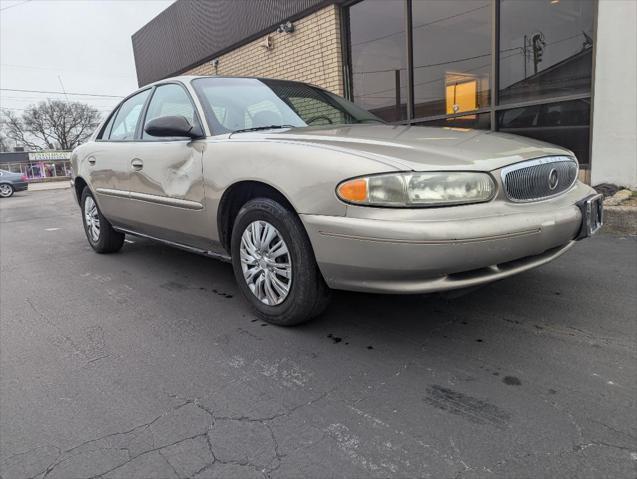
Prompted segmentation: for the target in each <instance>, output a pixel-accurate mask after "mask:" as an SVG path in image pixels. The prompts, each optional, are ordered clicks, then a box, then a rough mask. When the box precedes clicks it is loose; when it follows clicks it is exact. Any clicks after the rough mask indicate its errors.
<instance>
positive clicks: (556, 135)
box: [498, 99, 591, 166]
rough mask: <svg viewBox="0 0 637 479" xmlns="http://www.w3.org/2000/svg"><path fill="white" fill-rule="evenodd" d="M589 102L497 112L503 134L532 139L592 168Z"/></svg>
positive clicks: (587, 100)
mask: <svg viewBox="0 0 637 479" xmlns="http://www.w3.org/2000/svg"><path fill="white" fill-rule="evenodd" d="M590 111H591V103H590V99H585V100H574V101H563V102H559V103H547V104H543V105H533V106H526V107H523V108H512V109H511V110H504V111H500V112H498V124H499V125H500V131H505V132H508V133H515V134H516V135H523V136H530V137H531V138H537V139H538V140H543V141H547V142H549V143H555V144H557V145H561V146H564V147H566V148H568V149H569V150H572V151H573V153H575V156H577V159H578V160H579V162H580V165H584V166H587V165H589V164H590V151H589V140H590Z"/></svg>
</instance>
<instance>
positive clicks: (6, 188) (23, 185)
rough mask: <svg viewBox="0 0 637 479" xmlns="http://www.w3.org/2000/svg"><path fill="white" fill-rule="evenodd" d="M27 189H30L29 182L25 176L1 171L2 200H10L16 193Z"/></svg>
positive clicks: (0, 195) (0, 189)
mask: <svg viewBox="0 0 637 479" xmlns="http://www.w3.org/2000/svg"><path fill="white" fill-rule="evenodd" d="M27 189H29V182H28V180H27V177H26V176H25V175H23V174H22V173H12V172H11V171H6V170H0V198H9V197H10V196H13V193H14V192H16V191H25V190H27Z"/></svg>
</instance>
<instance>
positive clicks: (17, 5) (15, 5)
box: [0, 0, 31, 12]
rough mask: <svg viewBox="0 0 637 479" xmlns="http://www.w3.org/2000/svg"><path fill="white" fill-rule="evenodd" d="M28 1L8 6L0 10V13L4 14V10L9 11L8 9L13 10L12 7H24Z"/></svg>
mask: <svg viewBox="0 0 637 479" xmlns="http://www.w3.org/2000/svg"><path fill="white" fill-rule="evenodd" d="M30 1H31V0H23V1H22V2H19V3H14V4H13V5H9V6H8V7H4V8H0V12H4V11H5V10H9V9H10V8H13V7H19V6H20V5H24V4H25V3H28V2H30Z"/></svg>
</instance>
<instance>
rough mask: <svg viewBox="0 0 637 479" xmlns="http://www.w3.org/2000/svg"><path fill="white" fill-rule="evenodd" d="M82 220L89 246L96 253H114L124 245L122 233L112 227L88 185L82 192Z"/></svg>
mask: <svg viewBox="0 0 637 479" xmlns="http://www.w3.org/2000/svg"><path fill="white" fill-rule="evenodd" d="M80 204H81V205H82V213H83V214H82V220H83V222H84V232H85V233H86V239H88V242H89V244H90V245H91V247H92V248H93V249H94V250H95V251H96V252H98V253H114V252H116V251H119V250H120V249H121V248H122V246H123V245H124V237H125V235H124V234H123V233H119V232H117V231H115V230H114V229H113V227H112V226H111V224H110V223H109V222H108V220H107V219H106V218H104V216H103V215H102V212H101V211H100V209H99V208H98V206H97V203H96V201H95V198H94V197H93V193H91V190H89V189H88V187H85V188H84V191H83V192H82V200H81V202H80Z"/></svg>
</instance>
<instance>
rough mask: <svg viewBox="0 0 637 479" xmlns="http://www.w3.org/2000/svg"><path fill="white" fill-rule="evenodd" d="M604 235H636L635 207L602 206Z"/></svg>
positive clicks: (636, 212) (636, 207)
mask: <svg viewBox="0 0 637 479" xmlns="http://www.w3.org/2000/svg"><path fill="white" fill-rule="evenodd" d="M602 231H603V232H605V233H615V234H622V235H637V206H604V226H603V227H602Z"/></svg>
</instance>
